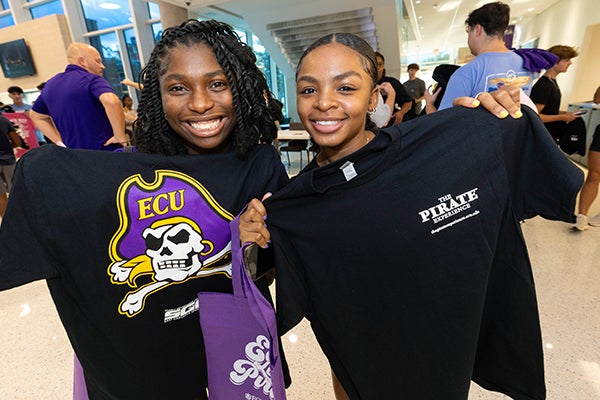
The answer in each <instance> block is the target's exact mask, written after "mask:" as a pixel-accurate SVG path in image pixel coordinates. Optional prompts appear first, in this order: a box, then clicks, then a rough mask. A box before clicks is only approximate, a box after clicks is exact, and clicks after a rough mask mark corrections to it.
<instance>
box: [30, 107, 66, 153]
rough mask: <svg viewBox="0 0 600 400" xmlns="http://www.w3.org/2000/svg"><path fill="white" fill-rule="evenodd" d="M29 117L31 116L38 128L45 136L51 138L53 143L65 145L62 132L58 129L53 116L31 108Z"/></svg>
mask: <svg viewBox="0 0 600 400" xmlns="http://www.w3.org/2000/svg"><path fill="white" fill-rule="evenodd" d="M29 118H31V120H32V121H33V123H34V124H35V126H36V128H38V129H39V130H40V131H41V132H42V133H43V134H44V136H46V137H47V138H48V139H50V140H51V141H52V142H53V143H56V144H57V145H59V146H64V144H63V142H62V138H61V136H60V132H58V129H56V126H55V125H54V121H52V117H50V116H49V115H46V114H41V113H38V112H35V111H33V110H31V111H30V112H29Z"/></svg>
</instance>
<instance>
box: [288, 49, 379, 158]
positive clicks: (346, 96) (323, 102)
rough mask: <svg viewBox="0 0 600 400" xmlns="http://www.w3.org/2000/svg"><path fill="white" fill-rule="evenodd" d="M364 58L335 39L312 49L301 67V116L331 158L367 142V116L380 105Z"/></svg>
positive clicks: (299, 103)
mask: <svg viewBox="0 0 600 400" xmlns="http://www.w3.org/2000/svg"><path fill="white" fill-rule="evenodd" d="M324 60H326V61H325V62H324ZM361 61H362V59H361V55H360V54H359V53H357V52H356V51H354V50H352V49H350V48H349V47H347V46H344V45H341V44H339V43H335V42H334V43H330V44H326V45H323V46H320V47H317V48H316V49H314V50H312V51H311V52H310V53H308V54H307V55H306V56H305V57H304V59H303V61H302V63H301V64H300V66H299V70H298V73H297V79H296V88H297V102H298V115H299V116H300V119H301V120H302V123H303V124H304V127H305V128H306V129H307V130H308V132H309V133H310V134H311V136H312V139H313V140H314V141H315V142H316V143H317V144H318V145H319V147H320V148H321V152H323V153H324V156H325V157H326V159H327V160H329V161H335V160H337V159H340V158H342V157H345V156H346V155H348V154H351V153H353V152H354V151H356V150H358V149H360V148H361V147H362V146H364V145H365V144H366V138H367V137H368V136H367V134H366V131H365V124H366V115H367V110H368V109H370V108H372V107H373V106H374V105H375V104H377V89H375V88H374V82H373V79H372V78H371V76H370V75H369V74H368V73H367V72H366V71H365V67H364V65H363V62H361Z"/></svg>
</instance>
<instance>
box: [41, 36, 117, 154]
mask: <svg viewBox="0 0 600 400" xmlns="http://www.w3.org/2000/svg"><path fill="white" fill-rule="evenodd" d="M67 59H68V61H69V65H67V68H66V69H65V72H61V73H59V74H57V75H55V76H54V77H53V78H51V79H50V80H49V81H48V82H47V83H46V86H45V87H44V90H43V91H42V94H40V96H39V97H38V98H37V100H36V101H35V103H34V105H33V108H32V111H31V114H30V117H31V119H32V120H33V122H34V123H35V125H36V127H37V128H38V129H39V130H40V131H42V133H43V134H44V135H45V136H46V137H48V138H49V139H50V140H52V141H53V142H54V143H56V144H58V145H62V146H65V147H69V148H74V149H92V150H115V149H116V148H119V147H121V146H123V145H124V144H126V142H127V138H126V136H125V115H124V113H123V107H122V106H121V100H120V99H119V97H117V95H116V94H115V93H114V91H113V89H112V87H111V86H110V84H109V83H108V82H107V81H106V79H104V78H103V77H102V71H104V65H103V64H102V59H101V57H100V53H98V50H96V49H95V48H94V47H92V46H90V45H88V44H84V43H72V44H70V45H69V47H68V49H67Z"/></svg>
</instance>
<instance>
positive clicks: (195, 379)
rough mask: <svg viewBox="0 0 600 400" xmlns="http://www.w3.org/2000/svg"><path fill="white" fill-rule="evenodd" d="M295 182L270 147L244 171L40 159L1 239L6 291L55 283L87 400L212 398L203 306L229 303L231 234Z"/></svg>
mask: <svg viewBox="0 0 600 400" xmlns="http://www.w3.org/2000/svg"><path fill="white" fill-rule="evenodd" d="M287 181H288V178H287V174H286V172H285V169H284V168H283V166H282V164H281V162H280V159H279V156H278V155H277V153H276V151H275V149H274V148H273V147H272V146H270V145H259V146H257V147H256V148H255V149H253V150H252V151H250V152H249V153H248V154H247V155H246V158H245V159H244V160H242V159H240V158H238V156H237V155H236V154H235V153H234V152H227V153H223V154H216V155H202V156H195V155H182V156H168V157H167V156H162V155H150V154H141V153H110V152H101V151H90V150H71V149H64V148H59V147H57V146H44V147H42V148H39V149H36V150H33V151H31V152H29V153H27V154H26V155H25V156H24V157H23V158H22V159H21V161H20V162H19V163H18V166H17V168H16V171H15V178H14V185H13V189H12V191H11V194H10V201H9V205H8V209H7V212H6V215H5V217H4V220H3V221H2V227H1V229H0V290H4V289H9V288H11V287H15V286H18V285H22V284H25V283H28V282H31V281H34V280H39V279H46V280H47V283H48V287H49V289H50V293H51V295H52V298H53V300H54V302H55V305H56V308H57V310H58V313H59V315H60V318H61V320H62V322H63V325H64V327H65V330H66V332H67V334H68V336H69V339H70V341H71V343H72V345H73V348H74V349H75V353H76V355H77V357H78V359H79V360H80V362H81V364H82V366H83V368H84V371H85V377H86V386H87V388H88V391H89V396H90V399H157V400H158V399H161V400H164V399H190V400H191V399H193V398H195V397H196V396H197V395H198V394H199V393H201V392H203V391H204V390H205V387H206V365H205V359H204V344H203V341H202V334H201V330H200V325H199V321H198V312H197V310H198V303H197V297H196V294H197V293H198V292H199V291H213V292H231V290H232V288H231V279H230V273H231V264H230V262H231V254H230V245H231V243H230V229H229V222H230V221H231V220H232V219H233V218H234V216H235V215H236V214H237V213H239V212H240V210H241V209H242V208H243V207H244V206H245V205H246V204H247V202H248V201H249V200H250V199H252V198H254V197H258V198H261V197H262V196H263V195H264V194H265V193H266V192H273V191H276V190H277V189H278V188H280V187H282V186H284V185H285V184H286V183H287ZM265 287H266V286H265Z"/></svg>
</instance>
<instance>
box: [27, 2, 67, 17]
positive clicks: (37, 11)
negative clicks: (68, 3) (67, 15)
mask: <svg viewBox="0 0 600 400" xmlns="http://www.w3.org/2000/svg"><path fill="white" fill-rule="evenodd" d="M29 11H30V12H31V17H32V18H33V19H37V18H42V17H45V16H47V15H52V14H64V11H63V8H62V4H61V3H60V0H52V1H49V2H47V3H44V4H40V5H37V6H32V7H31V8H29Z"/></svg>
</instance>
